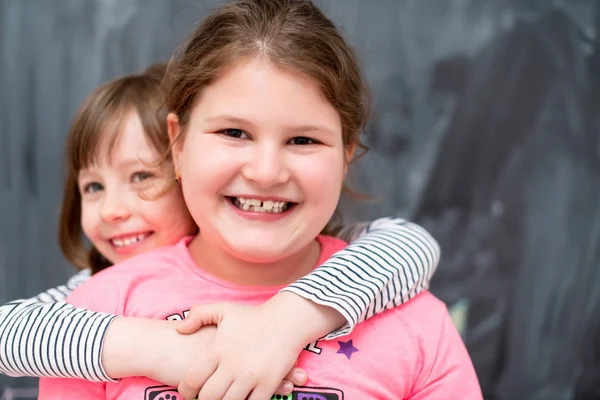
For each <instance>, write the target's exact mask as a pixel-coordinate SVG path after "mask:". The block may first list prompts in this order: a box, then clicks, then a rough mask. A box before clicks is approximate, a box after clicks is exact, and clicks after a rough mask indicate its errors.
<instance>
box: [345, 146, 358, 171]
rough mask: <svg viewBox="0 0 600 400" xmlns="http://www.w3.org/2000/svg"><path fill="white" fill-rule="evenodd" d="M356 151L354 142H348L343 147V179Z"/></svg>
mask: <svg viewBox="0 0 600 400" xmlns="http://www.w3.org/2000/svg"><path fill="white" fill-rule="evenodd" d="M355 152H356V143H352V144H349V145H348V146H346V148H345V149H344V156H345V157H346V158H345V160H344V179H346V174H347V173H348V166H349V165H350V162H351V161H352V158H353V157H354V153H355Z"/></svg>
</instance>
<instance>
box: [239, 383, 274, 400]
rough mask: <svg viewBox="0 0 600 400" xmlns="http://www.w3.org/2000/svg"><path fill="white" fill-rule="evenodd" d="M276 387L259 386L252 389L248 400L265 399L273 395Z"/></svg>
mask: <svg viewBox="0 0 600 400" xmlns="http://www.w3.org/2000/svg"><path fill="white" fill-rule="evenodd" d="M274 392H275V390H274V389H269V388H268V387H267V386H257V387H256V388H254V390H252V393H250V395H249V396H248V398H247V399H246V400H265V399H270V398H271V397H273V393H274Z"/></svg>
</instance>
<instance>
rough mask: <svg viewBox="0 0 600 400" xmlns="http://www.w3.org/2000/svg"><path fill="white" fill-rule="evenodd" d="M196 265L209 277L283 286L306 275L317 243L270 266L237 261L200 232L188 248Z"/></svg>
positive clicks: (316, 254) (314, 260)
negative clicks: (209, 275)
mask: <svg viewBox="0 0 600 400" xmlns="http://www.w3.org/2000/svg"><path fill="white" fill-rule="evenodd" d="M188 250H189V252H190V254H191V256H192V258H193V259H194V261H195V262H196V264H197V265H198V266H199V267H200V268H201V269H203V270H204V271H206V272H208V273H209V274H211V275H214V276H216V277H217V278H219V279H223V280H225V281H227V282H230V283H233V284H236V285H244V286H283V285H288V284H290V283H292V282H294V281H296V280H298V279H300V278H302V277H303V276H305V275H307V274H309V273H310V272H311V271H312V270H313V269H314V267H315V265H316V263H317V261H318V260H319V256H320V253H321V248H320V245H319V242H318V241H317V240H312V241H311V242H310V243H309V244H308V245H307V246H306V247H305V248H303V249H301V250H300V251H298V252H296V253H294V254H292V255H290V256H288V257H286V258H283V259H281V260H277V261H275V262H271V263H253V262H248V261H243V260H240V259H239V258H236V257H235V256H233V255H232V254H231V253H230V252H228V251H226V250H225V249H224V248H223V247H222V246H219V245H216V244H214V243H209V242H207V241H206V239H205V238H204V237H203V235H202V234H201V233H199V234H198V235H197V236H196V237H195V238H194V239H192V241H191V242H190V244H189V246H188Z"/></svg>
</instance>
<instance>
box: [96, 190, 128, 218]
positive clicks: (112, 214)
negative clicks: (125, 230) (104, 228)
mask: <svg viewBox="0 0 600 400" xmlns="http://www.w3.org/2000/svg"><path fill="white" fill-rule="evenodd" d="M107 192H108V191H107ZM100 214H101V217H102V219H103V220H104V221H105V222H109V223H116V222H121V221H125V220H126V219H127V218H129V217H130V216H131V211H130V208H129V207H128V205H127V202H126V199H124V197H123V196H120V195H119V194H118V193H113V194H112V195H111V194H109V193H106V194H105V198H104V202H103V203H102V208H101V210H100Z"/></svg>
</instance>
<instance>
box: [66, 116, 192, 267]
mask: <svg viewBox="0 0 600 400" xmlns="http://www.w3.org/2000/svg"><path fill="white" fill-rule="evenodd" d="M117 135H118V137H117V141H116V143H115V144H114V148H113V149H112V151H110V152H109V149H107V148H106V147H107V146H109V144H108V143H105V144H103V145H101V146H100V151H101V152H104V153H105V154H110V155H111V156H110V157H97V159H98V161H97V162H96V163H94V164H92V165H90V166H89V167H88V168H85V169H82V170H81V171H80V173H79V179H78V185H79V191H80V193H81V225H82V228H83V231H84V233H85V235H86V236H87V237H88V238H89V240H90V241H91V242H92V244H93V245H94V247H96V249H97V250H98V251H99V252H100V253H101V254H102V255H103V256H104V257H105V258H106V259H108V260H110V261H111V262H112V263H117V262H120V261H123V260H125V259H127V258H129V257H131V256H133V255H137V254H140V253H143V252H145V251H148V250H152V249H155V248H157V247H160V246H165V245H169V244H174V243H176V242H177V241H178V240H179V239H181V238H182V237H184V236H186V235H190V234H192V233H194V232H195V231H196V227H195V224H194V222H193V220H192V219H191V217H190V215H189V213H188V211H187V209H186V207H185V203H184V202H183V197H182V194H181V188H180V187H179V186H178V185H177V186H176V187H174V188H173V189H171V190H169V191H168V192H166V193H165V194H164V195H161V196H158V197H157V196H156V195H157V194H159V193H160V192H161V191H162V190H163V189H164V188H165V187H166V185H167V184H168V180H170V179H172V177H173V171H172V167H170V166H168V165H167V166H154V165H153V163H155V162H156V160H158V157H159V155H158V154H157V152H156V151H155V150H154V148H153V147H152V145H151V144H150V143H149V141H148V139H147V138H146V135H145V134H144V129H143V127H142V124H141V121H140V119H139V116H138V115H137V113H135V112H130V113H129V114H128V115H127V116H126V117H125V118H124V120H123V123H122V127H121V130H120V131H119V132H118V134H117Z"/></svg>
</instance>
